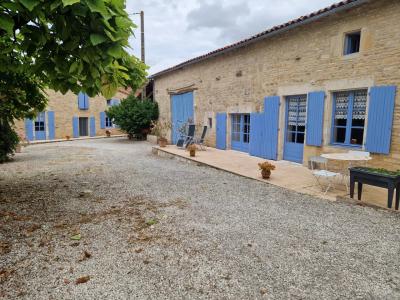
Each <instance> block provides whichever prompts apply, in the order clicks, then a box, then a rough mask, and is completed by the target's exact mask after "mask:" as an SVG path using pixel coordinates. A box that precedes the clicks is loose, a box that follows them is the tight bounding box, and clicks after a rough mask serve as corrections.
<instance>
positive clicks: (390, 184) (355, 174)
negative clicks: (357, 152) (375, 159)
mask: <svg viewBox="0 0 400 300" xmlns="http://www.w3.org/2000/svg"><path fill="white" fill-rule="evenodd" d="M349 170H350V197H351V198H353V197H354V185H355V183H356V182H357V183H358V191H357V192H358V193H357V194H358V195H357V196H358V200H361V195H362V188H363V184H368V185H373V186H377V187H382V188H386V189H387V190H388V199H387V207H388V208H392V203H393V194H394V190H395V189H396V206H395V208H396V210H398V209H399V202H400V175H393V176H392V175H389V174H381V173H378V172H373V171H371V169H368V168H363V167H355V168H350V169H349Z"/></svg>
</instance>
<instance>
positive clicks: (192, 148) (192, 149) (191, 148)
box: [187, 144, 197, 157]
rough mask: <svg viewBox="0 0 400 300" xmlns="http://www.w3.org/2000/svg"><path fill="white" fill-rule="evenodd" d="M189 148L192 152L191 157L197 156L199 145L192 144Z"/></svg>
mask: <svg viewBox="0 0 400 300" xmlns="http://www.w3.org/2000/svg"><path fill="white" fill-rule="evenodd" d="M187 149H188V150H189V153H190V156H191V157H195V156H196V150H197V147H196V145H195V144H190V145H189V146H188V147H187Z"/></svg>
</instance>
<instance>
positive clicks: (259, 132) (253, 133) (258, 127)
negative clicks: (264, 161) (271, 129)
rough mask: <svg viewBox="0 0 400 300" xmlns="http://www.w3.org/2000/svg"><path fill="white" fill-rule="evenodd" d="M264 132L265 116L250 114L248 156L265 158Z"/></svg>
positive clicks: (265, 143)
mask: <svg viewBox="0 0 400 300" xmlns="http://www.w3.org/2000/svg"><path fill="white" fill-rule="evenodd" d="M265 131H266V123H265V114H264V113H251V114H250V144H249V154H250V155H253V156H258V157H263V158H266V157H267V153H266V148H267V141H266V140H265V138H264V135H265Z"/></svg>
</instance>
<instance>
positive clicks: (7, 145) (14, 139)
mask: <svg viewBox="0 0 400 300" xmlns="http://www.w3.org/2000/svg"><path fill="white" fill-rule="evenodd" d="M17 144H18V136H17V134H16V133H15V131H14V130H13V129H12V128H11V126H10V123H9V122H7V121H2V120H1V119H0V163H3V162H5V161H7V160H8V159H9V156H10V154H12V153H13V152H14V151H15V148H16V146H17Z"/></svg>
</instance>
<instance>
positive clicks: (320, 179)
mask: <svg viewBox="0 0 400 300" xmlns="http://www.w3.org/2000/svg"><path fill="white" fill-rule="evenodd" d="M309 162H310V167H311V171H312V175H313V176H314V178H315V180H316V182H317V184H318V185H319V186H320V187H321V189H322V191H323V193H324V195H326V193H327V192H328V191H329V189H330V188H331V187H332V184H333V183H334V181H335V179H336V178H338V177H340V174H339V173H335V172H331V171H328V159H326V158H324V157H321V156H313V157H310V159H309ZM315 165H318V168H316V167H315ZM321 166H322V168H321ZM325 181H326V182H327V184H324V182H325Z"/></svg>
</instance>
